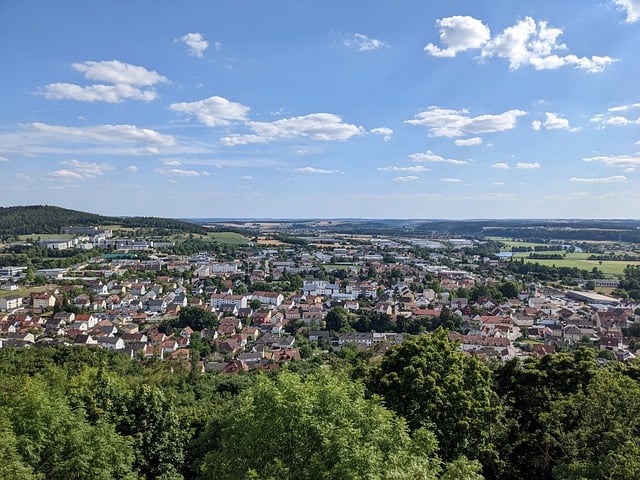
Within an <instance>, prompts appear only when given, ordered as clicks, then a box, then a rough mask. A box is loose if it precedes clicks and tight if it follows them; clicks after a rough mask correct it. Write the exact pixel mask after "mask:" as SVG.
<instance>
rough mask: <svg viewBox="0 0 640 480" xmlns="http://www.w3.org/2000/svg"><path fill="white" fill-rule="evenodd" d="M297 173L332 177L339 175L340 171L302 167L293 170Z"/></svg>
mask: <svg viewBox="0 0 640 480" xmlns="http://www.w3.org/2000/svg"><path fill="white" fill-rule="evenodd" d="M293 171H294V172H296V173H312V174H320V175H330V174H332V173H338V170H327V169H324V168H315V167H301V168H296V169H294V170H293Z"/></svg>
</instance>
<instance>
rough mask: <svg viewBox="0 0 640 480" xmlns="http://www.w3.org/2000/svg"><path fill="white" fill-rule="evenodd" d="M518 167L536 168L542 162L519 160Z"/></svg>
mask: <svg viewBox="0 0 640 480" xmlns="http://www.w3.org/2000/svg"><path fill="white" fill-rule="evenodd" d="M516 168H519V169H520V170H535V169H537V168H540V163H539V162H533V163H527V162H518V163H516Z"/></svg>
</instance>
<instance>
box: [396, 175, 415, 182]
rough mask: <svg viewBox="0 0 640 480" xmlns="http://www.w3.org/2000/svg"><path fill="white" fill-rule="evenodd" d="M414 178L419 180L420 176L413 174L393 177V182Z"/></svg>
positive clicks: (411, 180)
mask: <svg viewBox="0 0 640 480" xmlns="http://www.w3.org/2000/svg"><path fill="white" fill-rule="evenodd" d="M416 180H420V177H416V176H415V175H407V176H406V177H395V178H394V179H393V181H394V182H400V183H403V182H415V181H416Z"/></svg>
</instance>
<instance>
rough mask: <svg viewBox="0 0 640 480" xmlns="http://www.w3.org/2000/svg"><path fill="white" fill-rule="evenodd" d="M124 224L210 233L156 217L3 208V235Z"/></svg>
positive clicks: (0, 221)
mask: <svg viewBox="0 0 640 480" xmlns="http://www.w3.org/2000/svg"><path fill="white" fill-rule="evenodd" d="M70 225H72V226H76V227H78V226H82V227H88V226H96V227H99V226H101V225H120V226H122V227H127V228H148V229H154V231H155V233H157V234H158V235H163V234H167V233H171V232H173V231H176V232H189V233H206V229H205V228H204V227H203V226H201V225H197V224H195V223H190V222H185V221H180V220H174V219H169V218H156V217H105V216H102V215H96V214H94V213H86V212H79V211H76V210H69V209H66V208H60V207H54V206H49V205H31V206H20V207H0V236H4V237H6V236H14V235H29V234H39V233H41V234H46V233H53V234H55V233H60V229H61V228H62V227H68V226H70Z"/></svg>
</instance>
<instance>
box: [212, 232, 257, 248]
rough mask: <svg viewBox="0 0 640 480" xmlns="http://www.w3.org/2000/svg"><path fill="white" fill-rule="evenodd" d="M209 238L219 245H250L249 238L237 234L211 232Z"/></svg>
mask: <svg viewBox="0 0 640 480" xmlns="http://www.w3.org/2000/svg"><path fill="white" fill-rule="evenodd" d="M207 236H208V237H209V238H210V239H212V240H215V241H216V242H219V243H228V244H230V245H243V244H246V243H249V242H250V241H251V240H249V239H248V238H247V237H245V236H243V235H240V234H239V233H235V232H210V233H208V234H207Z"/></svg>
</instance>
